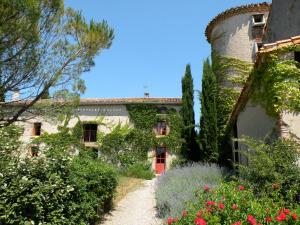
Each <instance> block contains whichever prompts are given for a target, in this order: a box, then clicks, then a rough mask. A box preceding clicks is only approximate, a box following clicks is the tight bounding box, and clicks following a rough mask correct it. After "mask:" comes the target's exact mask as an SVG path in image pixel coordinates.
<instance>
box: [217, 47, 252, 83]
mask: <svg viewBox="0 0 300 225" xmlns="http://www.w3.org/2000/svg"><path fill="white" fill-rule="evenodd" d="M212 62H213V70H214V72H215V73H216V74H217V75H218V76H217V78H218V81H219V83H220V82H226V81H229V82H230V83H232V84H233V85H244V84H245V83H246V80H247V78H248V76H249V74H250V72H251V70H252V68H253V64H252V63H250V62H246V61H243V60H240V59H237V58H233V57H229V56H221V55H218V54H217V53H215V52H213V53H212Z"/></svg>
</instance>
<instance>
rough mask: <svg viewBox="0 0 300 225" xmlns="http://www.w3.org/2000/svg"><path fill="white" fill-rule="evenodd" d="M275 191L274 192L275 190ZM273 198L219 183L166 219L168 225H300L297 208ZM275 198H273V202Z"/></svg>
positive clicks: (299, 209) (236, 186)
mask: <svg viewBox="0 0 300 225" xmlns="http://www.w3.org/2000/svg"><path fill="white" fill-rule="evenodd" d="M275 192H276V191H275ZM272 195H273V196H274V197H273V198H268V197H263V198H257V197H256V196H255V194H254V192H253V190H252V189H251V188H250V187H249V186H248V185H245V184H244V185H241V184H240V183H237V182H228V183H222V184H221V185H220V186H219V187H217V188H215V189H213V188H211V187H209V186H207V185H205V186H203V187H202V188H200V189H199V190H198V191H197V194H196V196H195V199H196V201H191V202H189V204H188V207H187V209H186V210H183V211H182V214H181V216H180V217H178V218H168V220H167V223H168V224H177V225H189V224H196V225H206V224H211V225H215V224H225V225H227V224H228V225H229V224H230V225H241V224H249V225H250V224H251V225H256V224H270V225H271V224H279V223H280V224H299V216H300V214H299V213H300V206H299V205H289V208H287V206H286V205H285V204H284V201H282V199H280V197H278V196H277V197H276V193H272ZM274 199H276V200H275V201H274Z"/></svg>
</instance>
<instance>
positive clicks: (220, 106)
mask: <svg viewBox="0 0 300 225" xmlns="http://www.w3.org/2000/svg"><path fill="white" fill-rule="evenodd" d="M212 67H213V71H214V73H215V74H216V77H217V80H218V83H219V85H218V87H217V90H218V94H217V99H216V102H217V114H218V122H217V123H218V133H219V134H218V135H219V137H220V138H219V139H221V138H223V137H224V136H226V126H227V122H228V119H229V116H230V114H231V112H232V110H233V108H234V106H235V104H236V102H237V100H238V97H239V95H240V93H241V89H240V87H243V86H244V85H245V83H246V80H247V78H248V77H249V75H250V73H251V70H252V68H253V64H252V63H249V62H245V61H242V60H239V59H236V58H233V57H228V56H221V55H218V54H217V53H215V52H213V53H212ZM224 83H225V85H223V84H224ZM227 84H228V85H227Z"/></svg>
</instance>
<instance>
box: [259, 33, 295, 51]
mask: <svg viewBox="0 0 300 225" xmlns="http://www.w3.org/2000/svg"><path fill="white" fill-rule="evenodd" d="M299 33H300V31H299ZM297 44H300V35H298V36H295V37H291V38H289V39H285V40H281V41H276V42H274V43H271V44H264V45H263V46H262V47H261V49H260V50H259V54H264V53H268V52H272V51H274V50H277V49H279V48H283V47H288V46H291V45H297Z"/></svg>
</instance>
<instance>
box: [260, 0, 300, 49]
mask: <svg viewBox="0 0 300 225" xmlns="http://www.w3.org/2000/svg"><path fill="white" fill-rule="evenodd" d="M298 35H300V1H299V0H273V1H272V8H271V14H270V18H269V23H268V26H267V30H266V36H265V38H264V42H267V43H273V42H276V41H280V40H285V39H289V38H291V37H294V36H298Z"/></svg>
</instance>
